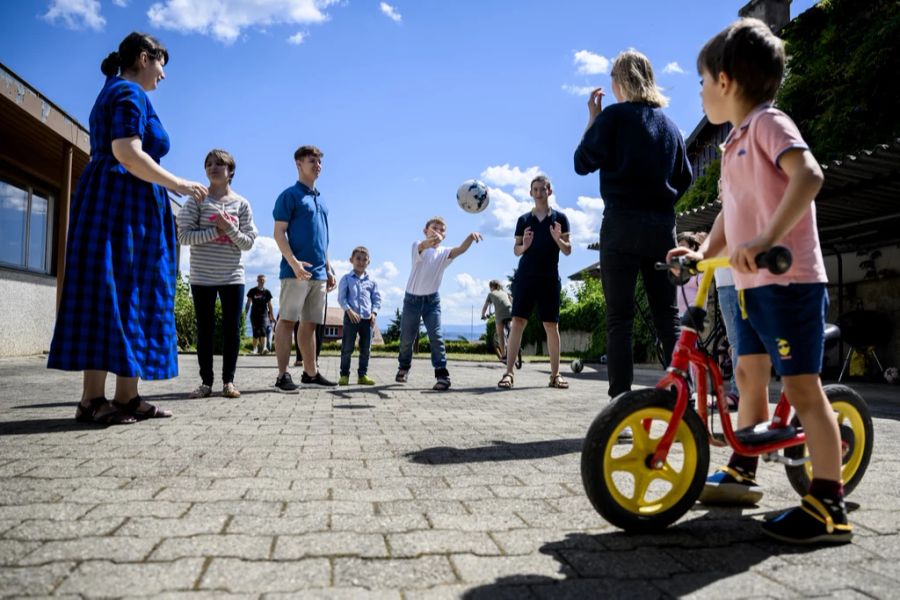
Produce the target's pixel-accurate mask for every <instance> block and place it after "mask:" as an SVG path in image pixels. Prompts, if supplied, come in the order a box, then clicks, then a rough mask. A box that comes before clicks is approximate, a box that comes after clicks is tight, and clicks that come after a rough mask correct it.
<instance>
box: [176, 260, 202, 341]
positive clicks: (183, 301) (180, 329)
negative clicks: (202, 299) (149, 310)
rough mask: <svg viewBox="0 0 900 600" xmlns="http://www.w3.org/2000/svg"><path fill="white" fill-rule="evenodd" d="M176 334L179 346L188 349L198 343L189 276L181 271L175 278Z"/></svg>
mask: <svg viewBox="0 0 900 600" xmlns="http://www.w3.org/2000/svg"><path fill="white" fill-rule="evenodd" d="M175 335H176V337H177V339H178V348H179V349H180V350H186V349H188V348H191V347H193V346H195V345H196V344H197V318H196V317H195V315H194V300H193V298H192V297H191V286H190V284H189V283H188V278H187V277H184V276H182V274H181V272H180V271H179V272H178V275H177V276H176V279H175Z"/></svg>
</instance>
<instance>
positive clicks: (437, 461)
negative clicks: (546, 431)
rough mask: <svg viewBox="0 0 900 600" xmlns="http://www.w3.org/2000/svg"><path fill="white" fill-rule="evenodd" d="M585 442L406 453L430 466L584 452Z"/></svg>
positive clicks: (498, 444) (496, 443)
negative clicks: (582, 449)
mask: <svg viewBox="0 0 900 600" xmlns="http://www.w3.org/2000/svg"><path fill="white" fill-rule="evenodd" d="M583 444H584V440H583V439H582V438H572V439H564V440H547V441H542V442H522V443H510V442H504V441H502V440H495V441H494V442H492V445H490V446H479V447H477V448H451V447H449V446H435V447H433V448H425V449H424V450H418V451H416V452H408V453H407V454H404V455H403V456H405V457H407V458H409V459H410V461H412V462H415V463H421V464H426V465H448V464H459V463H470V462H487V461H506V460H531V459H535V458H549V457H551V456H561V455H563V454H574V453H575V452H581V447H582V445H583Z"/></svg>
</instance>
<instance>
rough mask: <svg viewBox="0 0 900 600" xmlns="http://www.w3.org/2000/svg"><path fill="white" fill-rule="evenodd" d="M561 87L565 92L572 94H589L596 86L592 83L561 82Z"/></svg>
mask: <svg viewBox="0 0 900 600" xmlns="http://www.w3.org/2000/svg"><path fill="white" fill-rule="evenodd" d="M562 89H563V91H564V92H566V93H567V94H572V95H573V96H589V95H590V93H591V92H593V91H594V89H596V88H595V86H592V85H569V84H563V86H562Z"/></svg>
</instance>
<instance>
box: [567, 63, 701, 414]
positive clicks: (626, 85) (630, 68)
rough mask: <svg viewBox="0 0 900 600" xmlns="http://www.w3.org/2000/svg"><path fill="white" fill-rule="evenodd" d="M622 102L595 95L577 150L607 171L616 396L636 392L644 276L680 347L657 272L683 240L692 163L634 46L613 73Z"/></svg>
mask: <svg viewBox="0 0 900 600" xmlns="http://www.w3.org/2000/svg"><path fill="white" fill-rule="evenodd" d="M610 76H611V79H612V91H613V94H614V95H615V97H616V100H617V101H618V102H617V103H616V104H613V105H611V106H609V107H608V108H606V109H605V110H604V109H603V107H602V104H601V101H602V98H603V96H604V92H603V89H602V88H598V89H595V90H594V91H593V92H591V95H590V97H589V99H588V113H589V120H588V126H587V129H586V130H585V132H584V136H583V138H582V139H581V143H580V144H579V145H578V148H577V149H576V150H575V172H576V173H578V174H579V175H587V174H588V173H593V172H594V171H597V170H599V171H600V195H601V196H602V197H603V202H604V204H605V209H604V211H603V224H602V225H601V227H600V270H601V276H600V277H601V283H602V284H603V293H604V295H605V296H606V307H607V308H606V310H607V313H606V325H607V332H606V354H607V371H608V373H609V395H610V397H611V398H614V397H616V396H618V395H619V394H621V393H623V392H627V391H629V390H630V389H631V383H632V380H633V377H634V366H633V356H632V334H633V330H634V314H635V311H634V290H635V286H636V284H637V276H638V273H640V274H641V275H642V277H643V279H644V289H645V290H646V292H647V301H648V303H649V305H650V311H651V313H652V315H653V323H654V325H655V327H656V332H657V335H658V336H659V339H660V341H661V342H662V344H663V348H664V350H665V352H666V355H667V356H671V354H672V349H673V348H674V346H675V336H676V331H677V322H678V311H677V309H676V306H675V288H674V286H673V285H672V284H671V283H670V282H669V280H668V276H667V274H666V272H665V271H657V270H655V269H654V263H655V262H657V261H663V260H665V257H666V252H667V251H668V249H669V248H673V247H674V245H675V202H676V201H677V200H678V198H680V197H681V195H682V194H684V192H685V190H687V189H688V187H689V186H690V185H691V166H690V163H689V162H688V159H687V154H686V151H685V145H684V139H683V137H682V135H681V132H680V131H679V130H678V127H677V126H676V125H675V123H673V122H672V121H671V120H670V119H669V118H668V117H667V116H666V115H665V113H663V111H662V109H663V107H664V106H666V105H667V104H668V102H667V100H666V98H665V97H664V96H663V95H662V93H661V92H660V90H659V88H658V87H657V86H656V83H655V80H654V77H653V67H652V66H651V65H650V61H649V60H648V59H647V57H646V56H644V55H643V54H641V53H640V52H637V51H636V50H627V51H625V52H622V53H621V54H619V56H617V57H616V59H615V61H614V63H613V68H612V71H611V73H610Z"/></svg>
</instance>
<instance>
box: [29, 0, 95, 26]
mask: <svg viewBox="0 0 900 600" xmlns="http://www.w3.org/2000/svg"><path fill="white" fill-rule="evenodd" d="M42 18H43V19H44V20H45V21H47V22H49V23H53V24H57V23H60V22H62V24H63V25H64V26H66V27H68V28H69V29H93V30H94V31H101V30H102V29H103V27H104V25H106V19H104V18H103V15H101V14H100V1H99V0H52V1H51V2H50V7H49V8H48V9H47V12H46V13H44V15H43V17H42Z"/></svg>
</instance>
